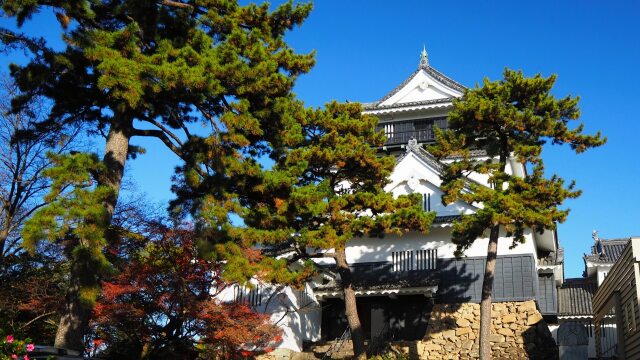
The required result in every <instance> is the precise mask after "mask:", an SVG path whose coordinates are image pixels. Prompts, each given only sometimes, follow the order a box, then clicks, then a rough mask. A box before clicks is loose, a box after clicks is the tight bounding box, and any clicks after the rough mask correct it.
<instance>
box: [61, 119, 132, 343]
mask: <svg viewBox="0 0 640 360" xmlns="http://www.w3.org/2000/svg"><path fill="white" fill-rule="evenodd" d="M131 128H132V120H131V119H127V118H124V117H122V116H117V117H115V118H114V121H113V123H112V125H111V127H110V129H109V134H108V135H107V141H106V144H105V151H104V159H103V162H104V164H105V166H106V168H107V171H106V172H105V174H104V176H103V178H101V179H98V184H99V185H100V186H109V187H111V188H112V189H113V190H114V194H113V196H112V197H111V198H109V199H107V201H105V203H104V206H105V208H106V209H107V213H108V221H107V223H110V222H111V219H112V218H113V213H114V211H115V208H116V204H117V201H118V193H119V192H120V186H121V185H122V177H123V175H124V166H125V163H126V161H127V153H128V150H129V140H130V138H131ZM105 236H107V240H109V236H110V235H109V234H108V233H107V234H105ZM71 246H72V245H67V247H68V248H69V250H71ZM68 256H69V259H72V264H71V272H70V274H69V289H68V290H67V295H66V299H65V301H66V304H65V311H64V313H63V314H62V317H61V318H60V323H59V324H58V329H57V332H56V339H55V347H57V348H64V349H71V350H76V351H80V352H82V351H83V350H84V334H85V332H86V331H87V328H88V326H89V317H90V315H91V311H92V310H93V309H92V307H91V306H90V305H89V304H85V303H82V302H81V301H80V290H81V288H82V287H83V285H86V284H96V283H97V282H98V274H96V273H95V270H94V269H92V268H90V267H88V266H85V265H86V264H84V263H83V262H82V261H78V260H77V259H75V260H74V257H73V255H72V254H71V253H70V252H69V253H68Z"/></svg>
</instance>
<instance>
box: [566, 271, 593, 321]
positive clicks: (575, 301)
mask: <svg viewBox="0 0 640 360" xmlns="http://www.w3.org/2000/svg"><path fill="white" fill-rule="evenodd" d="M597 287H598V286H597V283H596V281H595V280H593V279H585V278H576V279H565V281H564V283H563V284H562V286H561V287H560V288H559V289H558V315H559V316H579V315H582V316H584V315H593V307H592V305H591V299H593V294H595V292H596V289H597Z"/></svg>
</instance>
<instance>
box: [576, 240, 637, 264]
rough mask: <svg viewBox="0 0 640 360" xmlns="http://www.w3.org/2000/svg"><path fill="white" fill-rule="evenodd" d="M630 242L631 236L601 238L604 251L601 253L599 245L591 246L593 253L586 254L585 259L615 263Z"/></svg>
mask: <svg viewBox="0 0 640 360" xmlns="http://www.w3.org/2000/svg"><path fill="white" fill-rule="evenodd" d="M628 242H629V238H624V239H609V240H600V244H601V246H602V250H603V253H602V254H600V252H599V251H598V248H597V245H595V244H594V245H593V246H591V254H589V255H585V256H584V258H585V260H588V261H592V262H598V263H603V264H613V263H614V262H616V260H618V258H619V257H620V254H622V251H623V250H624V248H625V246H627V243H628Z"/></svg>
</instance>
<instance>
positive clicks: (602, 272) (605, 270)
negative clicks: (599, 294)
mask: <svg viewBox="0 0 640 360" xmlns="http://www.w3.org/2000/svg"><path fill="white" fill-rule="evenodd" d="M609 270H611V266H606V267H601V266H598V287H599V286H600V285H601V284H602V282H603V281H604V279H605V278H606V277H607V275H608V274H609Z"/></svg>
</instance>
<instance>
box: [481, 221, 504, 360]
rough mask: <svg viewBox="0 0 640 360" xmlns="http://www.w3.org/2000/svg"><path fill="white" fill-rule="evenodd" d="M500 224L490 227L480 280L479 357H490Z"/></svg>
mask: <svg viewBox="0 0 640 360" xmlns="http://www.w3.org/2000/svg"><path fill="white" fill-rule="evenodd" d="M499 235H500V226H499V225H496V226H493V227H492V228H491V235H490V236H489V245H488V246H487V264H486V266H485V268H484V279H483V280H482V301H481V302H480V359H482V360H490V359H491V344H489V336H490V335H491V292H492V291H493V278H494V274H495V270H496V257H497V255H498V237H499Z"/></svg>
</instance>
